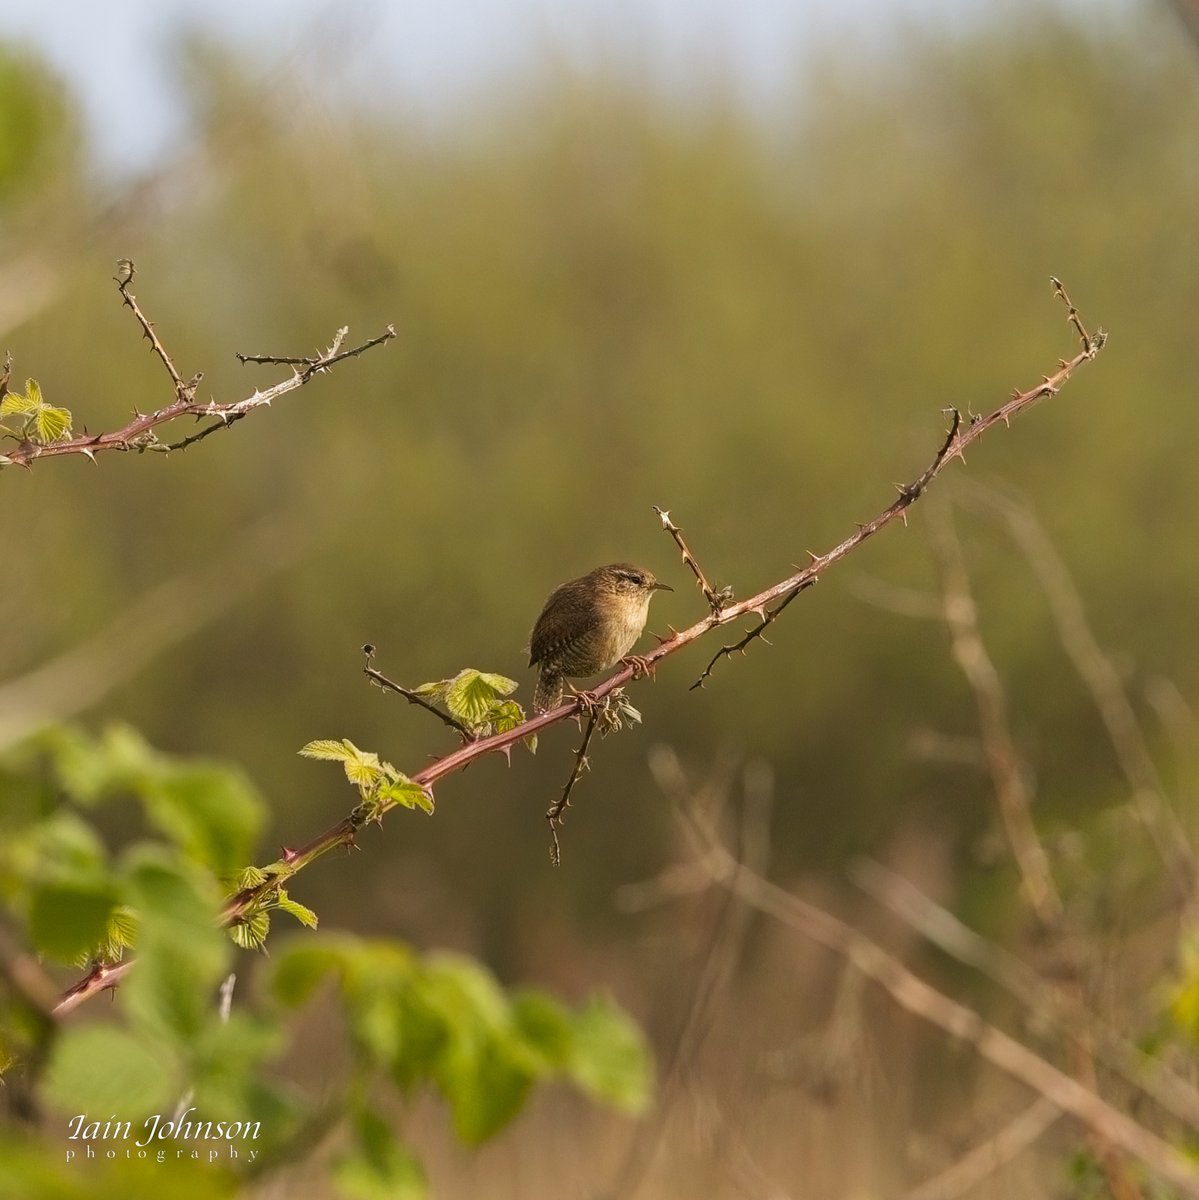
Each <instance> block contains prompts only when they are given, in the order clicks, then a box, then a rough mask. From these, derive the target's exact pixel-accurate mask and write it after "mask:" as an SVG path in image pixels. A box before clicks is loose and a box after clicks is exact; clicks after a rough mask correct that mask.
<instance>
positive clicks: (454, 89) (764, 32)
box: [0, 0, 1106, 173]
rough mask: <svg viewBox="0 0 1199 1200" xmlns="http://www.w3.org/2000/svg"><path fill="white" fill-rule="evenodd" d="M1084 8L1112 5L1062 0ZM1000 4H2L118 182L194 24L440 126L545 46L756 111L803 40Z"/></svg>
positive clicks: (163, 115)
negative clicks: (80, 113) (736, 93)
mask: <svg viewBox="0 0 1199 1200" xmlns="http://www.w3.org/2000/svg"><path fill="white" fill-rule="evenodd" d="M1063 2H1066V3H1071V4H1072V5H1073V6H1074V7H1076V8H1079V9H1081V10H1083V11H1084V12H1085V10H1086V9H1087V8H1088V7H1089V8H1100V7H1105V6H1106V5H1105V0H1063ZM996 7H1000V6H999V5H996V4H995V3H993V2H992V3H988V2H987V0H440V2H439V3H429V2H428V0H420V2H418V0H109V2H108V3H96V0H5V3H4V4H3V7H2V8H0V37H3V38H5V39H17V40H24V41H28V42H30V43H32V44H33V46H35V47H36V49H37V50H38V52H39V53H40V54H41V55H43V56H44V57H46V58H48V59H49V60H50V61H51V62H52V63H53V64H54V65H55V66H56V67H57V68H58V70H59V71H60V72H61V73H62V74H63V75H64V76H65V78H66V79H67V80H68V82H69V84H70V86H71V88H72V89H73V90H74V92H75V93H76V95H77V96H79V97H80V99H81V100H82V103H83V105H84V112H85V115H86V119H87V125H88V131H89V133H90V135H91V142H92V149H93V151H94V153H95V154H96V155H97V156H98V158H99V160H100V163H101V165H102V166H104V167H105V168H106V169H107V170H109V171H115V172H118V173H120V172H124V171H129V170H138V169H141V168H143V167H147V166H149V165H151V164H152V163H153V162H154V160H155V158H156V157H157V156H158V155H159V154H160V153H162V152H163V150H164V149H165V147H166V146H167V145H168V144H169V142H170V141H171V139H172V137H174V136H177V135H178V134H179V133H180V131H181V130H182V128H183V127H184V123H185V119H186V118H185V112H184V109H183V106H182V104H181V102H180V97H181V94H182V89H181V88H180V87H179V86H178V84H177V82H176V81H175V80H174V79H173V78H172V73H173V70H174V64H173V61H172V58H171V55H170V53H169V47H170V45H171V43H172V40H173V38H174V36H175V35H176V34H177V33H178V32H179V31H180V30H181V29H187V28H191V29H202V30H205V31H209V32H211V33H213V34H214V35H217V36H219V37H220V38H222V39H229V40H231V41H232V42H233V43H234V44H235V45H237V46H238V47H240V48H241V49H242V50H243V51H244V52H245V54H246V55H247V56H250V57H253V58H255V59H257V60H258V61H260V62H261V64H262V69H263V71H264V73H265V72H268V71H270V70H271V69H272V68H277V67H279V66H280V65H281V64H287V63H289V62H291V63H294V64H297V65H299V64H302V66H303V68H304V69H307V70H309V71H312V70H317V71H327V72H328V73H329V74H330V75H331V76H333V77H334V78H335V79H337V80H339V81H341V82H342V83H343V84H344V82H345V81H346V80H352V81H354V83H355V84H356V85H357V86H359V87H361V88H362V90H363V92H364V94H372V93H373V94H375V95H379V94H382V95H388V94H391V93H392V92H395V93H397V94H399V95H401V96H402V97H403V98H404V101H405V103H407V104H411V105H413V106H415V107H417V108H418V109H421V110H424V111H427V112H428V113H430V114H431V115H435V114H436V112H437V110H438V108H439V107H444V106H445V105H446V104H448V103H452V102H453V101H455V100H458V99H461V98H462V97H463V96H465V95H469V93H470V90H471V89H472V87H474V86H477V85H478V84H479V83H480V82H483V81H486V80H487V79H488V78H494V77H495V76H496V75H502V74H503V73H504V72H505V71H506V70H507V71H512V70H517V69H519V67H520V66H521V64H522V62H525V61H530V60H531V59H532V58H533V57H534V56H535V55H536V54H537V53H538V52H539V51H540V52H547V51H551V50H553V51H566V52H568V53H570V54H571V55H579V56H580V57H583V58H586V56H587V55H588V54H589V53H590V52H593V51H594V50H595V49H596V48H597V47H599V48H602V49H603V50H604V51H606V52H611V51H616V52H618V53H620V54H622V55H623V54H627V55H632V56H634V57H635V61H636V62H637V64H638V66H639V67H641V66H644V67H645V68H646V69H647V70H649V71H652V72H653V74H654V75H655V77H659V78H661V79H662V80H663V81H665V82H667V83H670V84H679V85H682V86H685V84H686V82H687V81H688V79H690V78H695V77H696V76H700V75H702V74H703V73H705V72H712V71H717V72H721V73H723V74H724V75H725V76H726V77H727V78H729V79H731V80H732V81H734V82H735V84H736V85H737V87H738V88H740V89H741V90H743V91H744V93H745V95H746V96H747V97H748V98H749V99H750V100H751V101H754V102H760V101H766V100H769V99H770V97H771V96H772V95H774V94H777V93H778V91H779V89H780V88H781V87H782V86H783V85H784V82H785V80H786V79H787V78H788V76H789V74H790V73H791V71H792V70H793V67H794V63H795V60H796V58H797V56H798V54H799V53H800V52H801V50H802V48H803V45H804V43H805V41H809V40H810V38H811V35H812V34H813V32H814V31H816V30H821V29H822V30H825V31H833V32H835V33H836V35H837V38H838V41H839V42H840V43H841V44H842V45H846V44H852V43H853V42H855V41H867V42H871V41H872V42H874V43H875V44H878V42H879V40H880V39H881V38H883V37H885V30H886V29H887V28H889V27H891V26H892V24H893V22H894V21H896V20H899V21H903V22H905V23H911V24H917V25H925V24H929V23H935V24H937V25H939V26H942V27H953V26H955V25H962V24H965V23H968V22H970V21H972V20H977V19H979V15H980V13H983V12H986V11H987V10H993V9H994V8H996Z"/></svg>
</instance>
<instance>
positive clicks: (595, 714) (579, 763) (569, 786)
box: [545, 708, 599, 867]
mask: <svg viewBox="0 0 1199 1200" xmlns="http://www.w3.org/2000/svg"><path fill="white" fill-rule="evenodd" d="M598 721H599V709H598V708H593V709H592V711H591V714H590V716H589V717H588V718H587V728H586V730H585V731H584V733H583V741H582V742H581V743H580V745H579V749H578V751H577V752H576V753H575V765H574V768H573V770H572V771H571V773H570V778H569V779H568V780H567V781H566V786H565V787H564V788H563V789H562V795H561V796H559V797H558V799H557V800H555V801H554V803H553V804H551V805H550V806H549V808H547V809H546V812H545V819H546V821H548V822H549V827H550V862H551V863H553V865H554V866H555V867H556V866H558V865H559V864H560V863H561V862H562V847H561V846H559V845H558V828H559V826H561V824H562V822H563V821H565V820H566V818H565V816H564V815H563V814H564V812H565V810H566V809H567V808H568V807H569V806H570V793H571V792H573V791H574V786H575V784H576V783H578V781H579V776H580V775H582V773H583V770H584V768H585V767H586V766H587V747H588V746H590V745H591V735H592V734H593V733H594V732H595V726H596V723H597V722H598Z"/></svg>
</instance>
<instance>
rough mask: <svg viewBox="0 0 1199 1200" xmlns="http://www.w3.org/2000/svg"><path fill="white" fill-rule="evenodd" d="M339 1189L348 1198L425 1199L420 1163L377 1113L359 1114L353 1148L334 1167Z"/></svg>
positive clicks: (360, 1199) (425, 1184)
mask: <svg viewBox="0 0 1199 1200" xmlns="http://www.w3.org/2000/svg"><path fill="white" fill-rule="evenodd" d="M333 1178H334V1181H335V1182H336V1184H337V1189H338V1191H340V1192H341V1193H342V1195H344V1196H346V1197H348V1198H349V1200H426V1198H427V1196H428V1194H429V1189H428V1184H427V1182H426V1180H425V1173H424V1171H423V1169H422V1168H421V1165H420V1162H419V1161H418V1160H417V1159H416V1158H415V1157H414V1155H413V1154H412V1152H411V1151H410V1150H409V1149H408V1148H407V1147H406V1146H405V1145H404V1144H403V1143H402V1142H400V1141H399V1140H398V1139H397V1138H396V1136H395V1134H394V1133H393V1131H392V1129H391V1127H390V1126H389V1125H388V1124H387V1122H386V1121H384V1120H383V1118H382V1117H380V1116H378V1115H377V1114H376V1113H373V1112H370V1111H369V1110H367V1109H363V1110H362V1111H360V1112H359V1113H358V1119H357V1121H356V1130H355V1144H354V1148H353V1149H352V1150H350V1151H349V1152H348V1153H346V1154H344V1155H342V1156H341V1157H340V1158H339V1159H338V1160H337V1161H336V1162H335V1163H334V1166H333Z"/></svg>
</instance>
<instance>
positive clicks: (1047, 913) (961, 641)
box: [929, 280, 1142, 1200]
mask: <svg viewBox="0 0 1199 1200" xmlns="http://www.w3.org/2000/svg"><path fill="white" fill-rule="evenodd" d="M1054 284H1055V286H1056V287H1057V288H1058V290H1059V293H1060V294H1061V296H1062V298H1063V299H1066V296H1065V292H1064V291H1061V285H1060V284H1059V283H1058V282H1057V281H1056V280H1054ZM1067 305H1068V306H1069V310H1070V319H1071V321H1072V322H1073V323H1074V324H1075V326H1076V328H1078V329H1079V330H1081V329H1082V326H1081V324H1079V322H1078V316H1077V313H1076V312H1075V310H1074V308H1073V306H1072V305H1069V301H1068V300H1067ZM1081 336H1082V337H1083V339H1084V342H1085V341H1086V340H1087V339H1086V334H1085V331H1084V332H1082V334H1081ZM929 516H930V521H929V530H930V541H931V542H932V546H933V550H934V553H935V554H936V556H937V558H938V560H939V564H940V568H941V579H942V587H943V592H944V597H945V621H946V624H947V625H948V626H949V631H950V637H951V641H952V646H953V656H954V658H955V659H956V660H957V663H958V665H959V666H960V667H961V669H962V672H963V674H964V675H965V676H966V679H967V681H968V682H969V684H970V688H971V691H972V692H973V694H974V700H975V705H976V707H977V709H978V718H979V728H980V732H981V734H982V742H983V750H984V752H985V754H986V758H987V766H988V769H989V772H990V775H991V781H992V784H993V786H994V788H995V798H996V802H997V804H998V807H999V812H1000V817H1001V819H1002V821H1003V827H1004V831H1005V833H1006V834H1007V838H1008V843H1009V845H1010V846H1011V849H1012V855H1013V857H1014V858H1015V860H1016V864H1017V867H1018V868H1019V871H1020V876H1021V883H1022V887H1023V890H1024V893H1025V895H1026V897H1027V898H1028V901H1029V903H1030V904H1031V906H1032V909H1033V911H1034V912H1035V913H1036V915H1037V917H1038V919H1039V920H1040V921H1041V923H1042V925H1043V926H1044V927H1045V928H1046V929H1047V930H1050V931H1052V932H1053V933H1055V934H1056V933H1058V932H1060V929H1059V926H1060V924H1061V919H1062V915H1063V906H1062V900H1061V895H1060V893H1059V892H1058V890H1057V885H1056V883H1055V882H1054V879H1053V874H1052V871H1051V870H1050V867H1049V856H1048V855H1047V854H1046V852H1045V847H1044V845H1043V844H1042V842H1041V839H1040V837H1039V836H1038V834H1037V830H1036V825H1035V824H1034V822H1033V820H1032V812H1031V809H1032V796H1031V793H1030V790H1029V787H1028V782H1027V777H1026V775H1025V772H1024V771H1023V770H1022V769H1021V764H1020V760H1019V756H1018V754H1017V752H1016V746H1015V741H1014V739H1013V737H1012V733H1011V728H1010V725H1009V723H1008V718H1007V703H1006V700H1005V697H1004V692H1003V684H1002V683H1001V682H1000V678H999V672H998V671H997V670H996V669H995V666H994V664H993V663H992V661H991V659H990V656H989V655H988V653H987V649H986V646H985V644H984V642H983V640H982V635H981V633H980V631H979V627H978V613H977V609H976V607H975V604H974V597H973V595H972V593H971V591H970V580H969V576H968V575H967V572H966V566H965V561H964V559H963V556H962V549H961V545H960V543H959V542H958V540H957V535H956V533H955V532H954V529H953V524H952V521H951V518H950V514H949V509H948V508H947V507H946V506H943V505H942V506H940V507H934V508H933V509H932V510H931V511H930V513H929ZM1060 949H1061V953H1062V955H1063V958H1064V959H1066V960H1067V961H1068V962H1069V966H1070V971H1069V978H1068V980H1067V981H1066V982H1064V983H1063V985H1062V991H1063V993H1064V995H1066V996H1068V997H1069V1000H1070V1002H1071V1003H1072V1004H1074V1005H1076V1006H1077V1007H1079V1008H1081V1007H1082V987H1081V982H1080V980H1079V978H1078V967H1079V963H1078V956H1077V948H1076V947H1074V946H1072V945H1069V944H1065V945H1062V946H1061V947H1060ZM1067 1047H1068V1049H1069V1051H1070V1056H1071V1065H1072V1067H1073V1070H1074V1073H1075V1075H1076V1076H1077V1078H1078V1079H1079V1081H1080V1082H1081V1083H1082V1084H1083V1085H1084V1086H1086V1087H1088V1088H1090V1089H1091V1090H1095V1088H1096V1087H1097V1080H1096V1076H1095V1062H1094V1057H1093V1055H1094V1047H1093V1046H1092V1044H1091V1037H1090V1032H1089V1030H1088V1029H1087V1028H1086V1027H1085V1026H1084V1027H1082V1028H1079V1029H1076V1030H1073V1031H1072V1034H1071V1036H1070V1038H1069V1039H1068V1041H1067ZM1090 1139H1091V1142H1092V1148H1093V1150H1094V1152H1095V1156H1096V1158H1097V1159H1098V1161H1099V1163H1100V1164H1101V1166H1102V1168H1103V1171H1104V1173H1105V1175H1106V1177H1107V1181H1108V1185H1109V1186H1110V1188H1111V1190H1112V1194H1113V1195H1114V1196H1115V1198H1116V1200H1139V1198H1140V1197H1141V1195H1142V1192H1141V1190H1140V1188H1139V1187H1138V1186H1137V1184H1136V1182H1135V1181H1134V1180H1133V1178H1132V1176H1131V1174H1130V1172H1129V1171H1128V1167H1127V1164H1126V1162H1125V1160H1124V1156H1123V1154H1122V1153H1121V1152H1119V1151H1118V1150H1117V1148H1116V1145H1115V1144H1114V1143H1113V1142H1112V1141H1111V1139H1109V1138H1107V1136H1106V1135H1105V1134H1104V1133H1103V1132H1102V1131H1101V1130H1098V1129H1094V1128H1092V1129H1091V1130H1090Z"/></svg>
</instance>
